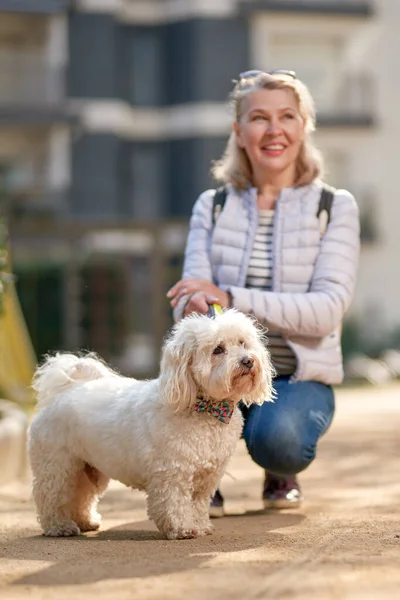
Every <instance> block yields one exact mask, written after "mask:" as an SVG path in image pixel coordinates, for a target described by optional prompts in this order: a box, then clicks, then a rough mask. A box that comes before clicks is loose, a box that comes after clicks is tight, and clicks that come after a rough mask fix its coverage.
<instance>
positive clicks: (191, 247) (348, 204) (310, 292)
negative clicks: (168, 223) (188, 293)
mask: <svg viewBox="0 0 400 600" xmlns="http://www.w3.org/2000/svg"><path fill="white" fill-rule="evenodd" d="M321 188H322V182H321V181H314V182H313V183H312V184H310V185H307V186H303V187H299V188H287V189H284V190H282V192H281V194H280V196H279V198H278V201H277V205H276V209H275V219H274V240H273V257H274V265H273V291H271V292H265V291H261V290H257V289H248V288H245V287H244V286H245V281H246V273H247V267H248V263H249V259H250V254H251V251H252V247H253V242H254V237H255V234H256V230H257V226H258V209H257V191H256V189H255V188H250V189H248V190H245V191H238V190H236V189H235V188H233V187H232V186H229V187H228V195H227V199H226V202H225V206H224V209H223V211H222V212H221V213H220V215H219V217H218V219H217V221H216V223H215V226H213V224H212V215H211V212H212V204H213V195H214V190H207V191H206V192H204V193H203V194H202V195H201V196H200V197H199V199H198V200H197V202H196V204H195V206H194V209H193V214H192V218H191V220H190V230H189V235H188V240H187V245H186V251H185V261H184V268H183V278H191V277H201V278H204V279H209V280H212V281H213V282H214V283H215V284H216V285H218V286H219V287H221V288H222V289H224V290H230V292H231V294H232V297H233V306H234V307H235V308H237V309H238V310H240V311H242V312H244V313H249V314H252V315H254V316H255V317H256V318H257V319H258V321H259V322H260V323H262V324H263V325H265V326H266V327H267V328H268V327H270V328H271V329H273V330H274V331H279V332H281V333H282V335H283V336H284V337H285V339H286V341H287V343H288V345H289V346H290V347H291V348H292V349H293V351H294V352H295V354H296V357H297V369H296V372H295V374H294V375H293V377H292V379H293V380H294V381H306V380H312V381H320V382H322V383H326V384H338V383H340V382H341V381H342V379H343V360H342V352H341V346H340V327H341V322H342V319H343V316H344V314H345V312H346V310H347V309H348V307H349V305H350V302H351V299H352V296H353V293H354V287H355V281H356V272H357V266H358V257H359V247H360V236H359V214H358V207H357V204H356V202H355V200H354V198H353V196H352V195H351V194H350V193H349V192H347V191H346V190H337V191H336V192H335V197H334V200H333V204H332V209H331V218H330V223H329V225H328V227H327V229H326V232H325V234H324V235H323V236H322V237H321V233H320V221H319V219H318V217H317V210H318V204H319V200H320V195H321ZM186 300H187V298H182V300H181V302H180V303H179V305H178V306H177V308H176V309H175V313H174V316H175V319H176V320H179V319H180V318H182V311H183V307H184V305H185V303H186Z"/></svg>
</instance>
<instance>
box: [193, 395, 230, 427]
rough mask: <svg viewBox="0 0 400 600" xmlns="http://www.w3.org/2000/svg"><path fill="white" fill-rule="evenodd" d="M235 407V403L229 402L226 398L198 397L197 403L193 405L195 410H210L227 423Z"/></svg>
mask: <svg viewBox="0 0 400 600" xmlns="http://www.w3.org/2000/svg"><path fill="white" fill-rule="evenodd" d="M233 409H234V405H233V403H232V402H227V401H226V400H222V401H220V400H205V399H204V398H201V397H198V398H197V402H196V404H194V405H193V410H194V411H196V412H198V413H203V412H208V413H210V415H213V417H216V418H217V419H218V421H221V423H225V424H226V425H228V424H229V422H230V420H231V417H232V414H233Z"/></svg>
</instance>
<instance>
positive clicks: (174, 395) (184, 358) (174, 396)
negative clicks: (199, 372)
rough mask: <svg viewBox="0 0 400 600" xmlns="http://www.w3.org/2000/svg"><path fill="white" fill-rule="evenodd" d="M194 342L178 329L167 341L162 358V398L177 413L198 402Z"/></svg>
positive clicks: (160, 379)
mask: <svg viewBox="0 0 400 600" xmlns="http://www.w3.org/2000/svg"><path fill="white" fill-rule="evenodd" d="M194 350H195V343H194V340H189V339H187V338H186V336H185V335H184V332H183V331H182V330H180V329H179V328H178V331H176V330H175V332H174V334H173V335H172V336H171V337H170V338H169V339H168V340H167V341H166V343H165V344H164V348H163V353H162V357H161V368H160V378H159V381H160V398H161V402H162V403H163V404H169V405H170V406H171V407H173V408H175V410H176V411H180V410H184V409H185V408H188V407H189V406H191V405H192V404H194V403H195V402H196V398H197V385H196V383H195V381H194V379H193V375H192V369H191V364H192V355H193V352H194Z"/></svg>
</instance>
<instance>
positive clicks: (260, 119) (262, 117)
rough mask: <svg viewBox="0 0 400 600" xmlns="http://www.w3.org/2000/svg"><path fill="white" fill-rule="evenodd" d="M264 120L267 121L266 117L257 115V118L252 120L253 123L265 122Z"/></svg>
mask: <svg viewBox="0 0 400 600" xmlns="http://www.w3.org/2000/svg"><path fill="white" fill-rule="evenodd" d="M264 120H265V117H264V115H255V116H254V117H253V118H252V121H264Z"/></svg>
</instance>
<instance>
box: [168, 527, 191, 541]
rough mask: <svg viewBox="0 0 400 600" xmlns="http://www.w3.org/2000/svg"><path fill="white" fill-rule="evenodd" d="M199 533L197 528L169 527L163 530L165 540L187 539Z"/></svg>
mask: <svg viewBox="0 0 400 600" xmlns="http://www.w3.org/2000/svg"><path fill="white" fill-rule="evenodd" d="M198 535H199V531H198V529H183V528H182V529H181V528H180V529H170V530H169V531H166V532H165V537H166V538H167V540H188V539H192V538H196V537H197V536H198Z"/></svg>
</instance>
